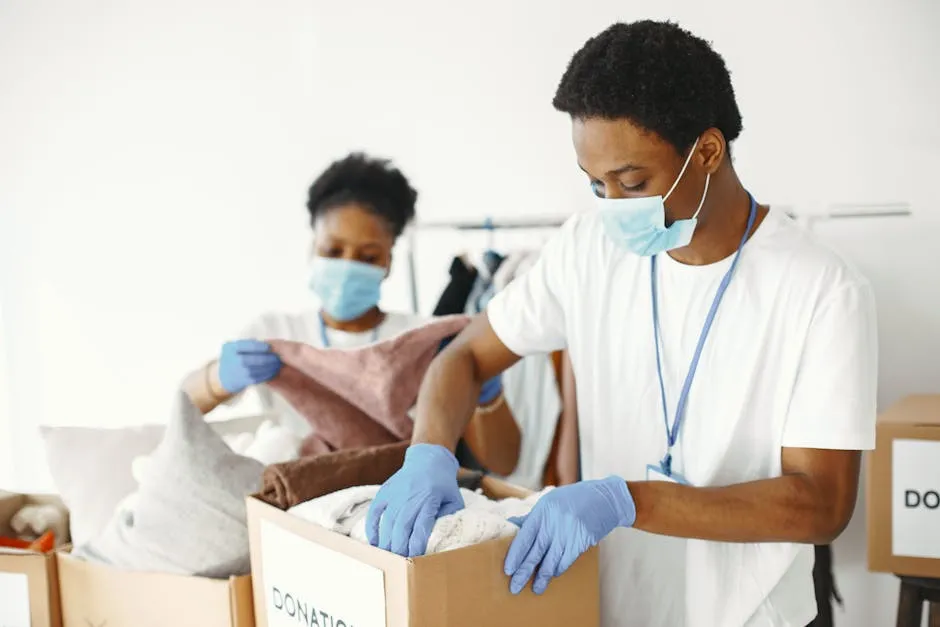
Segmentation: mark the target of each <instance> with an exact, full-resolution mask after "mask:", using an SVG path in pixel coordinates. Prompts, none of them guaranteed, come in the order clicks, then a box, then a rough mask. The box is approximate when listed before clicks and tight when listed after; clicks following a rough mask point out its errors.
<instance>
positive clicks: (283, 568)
mask: <svg viewBox="0 0 940 627" xmlns="http://www.w3.org/2000/svg"><path fill="white" fill-rule="evenodd" d="M482 488H483V491H484V493H486V494H487V496H489V497H490V498H494V499H499V498H506V497H513V496H515V497H521V496H525V495H526V494H528V492H527V491H525V490H523V489H521V488H517V487H515V486H511V485H509V484H507V483H505V482H503V481H499V480H497V479H494V478H490V477H485V478H484V479H483V483H482ZM248 527H249V534H250V542H251V569H252V574H253V584H254V595H255V613H256V618H257V624H258V625H259V627H281V626H284V627H287V626H291V627H293V626H296V625H306V626H308V627H309V626H316V627H324V626H326V627H445V626H446V627H479V626H480V625H486V626H487V627H510V626H512V627H518V625H538V626H539V627H555V626H558V627H561V626H564V627H570V626H571V625H578V626H579V627H594V626H596V625H598V624H599V622H600V619H599V611H600V609H599V605H600V591H599V586H598V556H597V549H596V548H595V549H592V550H591V551H588V552H587V553H585V554H584V555H582V556H581V557H580V558H579V559H578V560H577V562H575V564H574V565H573V566H572V567H571V569H569V570H568V572H566V573H565V574H564V575H562V576H561V577H559V578H557V579H555V580H553V581H552V583H551V584H550V585H549V586H548V590H547V591H546V592H545V593H544V594H543V595H541V596H538V597H537V596H536V595H535V594H534V593H533V592H532V591H531V586H529V587H527V588H526V590H525V591H524V592H522V593H521V594H519V595H518V596H513V595H512V594H511V593H510V592H509V578H508V577H506V575H504V574H503V561H504V559H505V557H506V552H507V550H508V548H509V544H510V542H511V540H512V538H504V539H502V540H493V541H490V542H483V543H481V544H477V545H474V546H470V547H466V548H462V549H457V550H453V551H446V552H443V553H437V554H434V555H426V556H423V557H417V558H413V559H406V558H403V557H399V556H398V555H395V554H392V553H389V552H386V551H383V550H380V549H377V548H374V547H372V546H369V545H367V544H364V543H362V542H359V541H357V540H354V539H351V538H347V537H345V536H343V535H340V534H337V533H333V532H332V531H329V530H326V529H324V528H322V527H319V526H317V525H315V524H313V523H309V522H306V521H304V520H302V519H300V518H298V517H296V516H294V515H292V514H288V513H287V512H285V511H282V510H280V509H277V508H276V507H273V506H271V505H269V504H267V503H265V502H263V501H261V500H260V499H257V498H254V497H249V499H248Z"/></svg>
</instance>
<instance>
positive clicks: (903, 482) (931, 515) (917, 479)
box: [868, 394, 940, 577]
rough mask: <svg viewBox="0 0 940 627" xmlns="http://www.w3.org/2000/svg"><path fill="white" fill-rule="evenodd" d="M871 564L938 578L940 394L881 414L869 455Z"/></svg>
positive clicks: (915, 398) (916, 398)
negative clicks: (875, 440) (875, 439)
mask: <svg viewBox="0 0 940 627" xmlns="http://www.w3.org/2000/svg"><path fill="white" fill-rule="evenodd" d="M868 567H869V569H870V570H873V571H880V572H888V573H895V574H898V575H910V576H916V577H940V394H937V395H923V396H910V397H907V398H905V399H903V400H902V401H900V402H898V403H897V404H895V405H893V406H891V407H889V408H888V409H887V411H885V412H884V413H883V414H881V415H880V416H879V417H878V436H877V444H876V449H875V451H874V452H873V453H871V454H870V455H869V458H868Z"/></svg>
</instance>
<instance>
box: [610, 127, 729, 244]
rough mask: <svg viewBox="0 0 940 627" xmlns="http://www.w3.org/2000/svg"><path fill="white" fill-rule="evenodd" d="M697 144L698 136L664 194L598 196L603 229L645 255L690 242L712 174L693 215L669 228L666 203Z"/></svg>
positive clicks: (706, 181)
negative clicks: (633, 196)
mask: <svg viewBox="0 0 940 627" xmlns="http://www.w3.org/2000/svg"><path fill="white" fill-rule="evenodd" d="M696 147H698V140H697V139H696V140H695V144H694V145H693V146H692V150H691V151H689V156H688V157H686V159H685V163H684V164H683V166H682V169H681V170H680V171H679V176H677V177H676V180H675V182H674V183H673V184H672V187H670V188H669V191H668V192H666V195H665V196H645V197H643V198H598V199H597V206H598V209H599V211H600V214H601V221H602V222H603V224H604V231H605V232H606V233H607V235H608V236H609V237H610V238H611V239H612V240H613V241H614V242H616V243H617V244H619V245H621V246H623V247H625V248H627V249H628V250H630V251H631V252H633V253H635V254H637V255H642V256H644V257H649V256H652V255H657V254H659V253H662V252H665V251H667V250H674V249H676V248H682V247H683V246H688V245H689V242H691V241H692V235H693V233H694V232H695V227H696V225H697V224H698V214H699V212H700V211H701V210H702V206H703V205H704V204H705V196H706V195H707V194H708V183H709V180H710V178H711V175H710V174H709V175H706V177H705V190H704V191H703V192H702V199H701V200H700V201H699V204H698V209H696V210H695V213H694V214H693V215H692V217H691V218H688V219H686V220H676V221H675V222H673V223H672V224H671V225H669V226H668V227H667V226H666V204H665V202H666V199H667V198H669V196H670V195H671V194H672V192H673V191H674V190H675V189H676V186H677V185H679V181H681V180H682V175H683V174H685V171H686V169H687V168H688V167H689V163H690V162H691V161H692V155H694V154H695V149H696Z"/></svg>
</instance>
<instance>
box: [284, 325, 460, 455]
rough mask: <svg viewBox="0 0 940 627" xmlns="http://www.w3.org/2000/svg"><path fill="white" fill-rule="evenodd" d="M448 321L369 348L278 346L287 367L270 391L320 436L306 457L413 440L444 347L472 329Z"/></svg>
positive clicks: (306, 444)
mask: <svg viewBox="0 0 940 627" xmlns="http://www.w3.org/2000/svg"><path fill="white" fill-rule="evenodd" d="M469 322H470V319H469V318H468V317H466V316H449V317H446V318H440V319H438V320H436V321H434V322H432V323H430V324H427V325H425V326H423V327H420V328H417V329H414V330H411V331H408V332H406V333H402V334H401V335H398V336H397V337H394V338H392V339H390V340H386V341H383V342H379V343H377V344H372V345H370V346H366V347H363V348H358V349H352V350H343V349H331V348H316V347H313V346H308V345H306V344H301V343H298V342H288V341H284V340H272V341H271V347H272V348H273V349H274V352H276V353H277V354H278V355H279V356H280V357H281V360H282V361H283V362H284V367H283V368H282V369H281V373H280V375H278V377H277V378H276V379H274V380H273V381H271V382H270V383H269V384H268V385H269V386H270V387H271V388H272V389H273V390H275V391H276V392H277V393H278V394H280V395H281V396H282V397H284V399H285V400H286V401H287V402H288V403H290V404H291V405H292V406H293V407H294V409H295V410H297V412H298V413H299V414H300V415H302V416H304V417H305V418H306V419H307V421H308V422H309V423H310V425H311V426H312V427H313V434H312V435H310V436H309V437H308V438H307V440H306V441H305V442H304V447H303V451H302V452H303V454H305V455H311V454H316V453H326V452H331V451H339V450H343V449H354V448H363V447H366V446H376V445H382V444H390V443H393V442H401V441H404V440H409V439H411V430H412V427H413V424H412V421H411V418H409V417H408V410H409V409H410V408H411V407H412V406H413V405H414V402H415V399H417V397H418V389H419V388H420V386H421V381H422V380H423V379H424V374H425V372H427V369H428V366H430V364H431V360H433V359H434V356H435V355H436V354H437V352H438V350H439V347H440V344H441V341H442V340H444V339H445V338H448V337H451V336H453V335H456V334H457V333H459V332H460V331H462V330H463V329H464V327H466V326H467V324H469Z"/></svg>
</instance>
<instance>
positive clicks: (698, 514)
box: [628, 474, 854, 544]
mask: <svg viewBox="0 0 940 627" xmlns="http://www.w3.org/2000/svg"><path fill="white" fill-rule="evenodd" d="M628 487H629V488H630V493H631V494H632V495H633V498H634V501H635V502H636V511H637V519H636V523H635V524H634V527H636V528H637V529H642V530H643V531H649V532H651V533H657V534H661V535H668V536H676V537H680V538H698V539H701V540H712V541H717V542H799V543H807V544H828V543H829V542H831V541H832V540H833V539H834V538H835V537H837V536H838V535H839V533H841V532H842V529H843V528H844V527H845V525H846V524H847V523H848V520H849V518H851V513H852V509H854V502H853V507H852V508H850V509H849V510H848V511H847V512H846V511H844V509H845V508H844V507H841V508H840V507H839V506H837V505H836V504H835V503H834V502H832V500H830V499H829V498H827V494H825V493H824V492H823V491H821V490H820V489H818V488H817V486H815V485H814V484H813V481H812V480H810V479H809V478H808V477H806V476H803V475H796V474H794V475H785V476H783V477H777V478H774V479H764V480H760V481H752V482H749V483H740V484H736V485H731V486H727V487H718V488H696V487H690V486H685V485H678V484H675V483H668V482H664V481H637V482H628Z"/></svg>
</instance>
